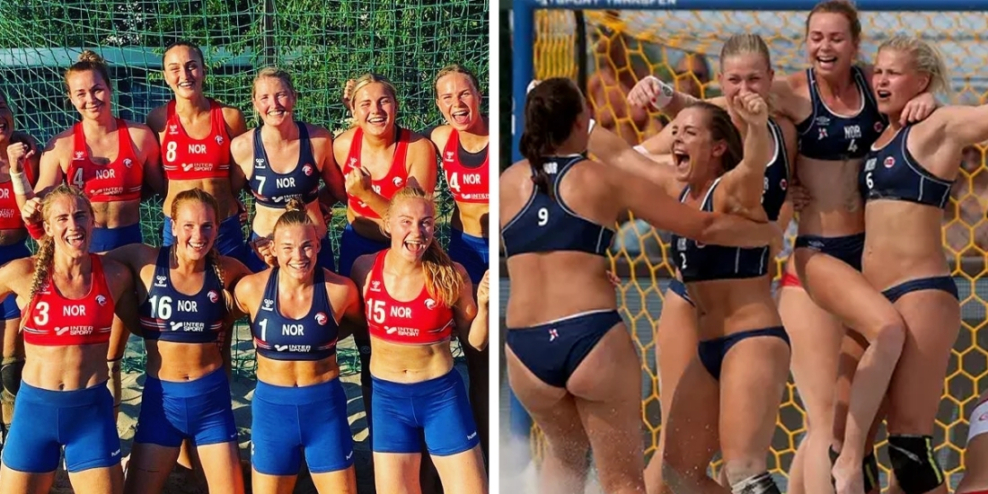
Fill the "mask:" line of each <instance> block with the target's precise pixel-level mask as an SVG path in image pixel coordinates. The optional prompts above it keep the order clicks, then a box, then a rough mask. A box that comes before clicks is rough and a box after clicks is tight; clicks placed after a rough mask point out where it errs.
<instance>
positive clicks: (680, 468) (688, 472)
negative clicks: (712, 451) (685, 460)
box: [661, 456, 707, 493]
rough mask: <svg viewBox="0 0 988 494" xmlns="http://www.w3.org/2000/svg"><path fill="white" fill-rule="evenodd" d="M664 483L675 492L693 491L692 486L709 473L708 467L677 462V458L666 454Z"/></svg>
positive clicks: (663, 465)
mask: <svg viewBox="0 0 988 494" xmlns="http://www.w3.org/2000/svg"><path fill="white" fill-rule="evenodd" d="M661 472H662V483H663V484H665V485H666V486H668V487H669V489H671V490H672V491H673V492H675V493H681V492H692V491H694V490H695V489H693V488H692V487H691V486H695V485H696V484H698V483H699V482H700V481H701V480H702V477H704V476H706V475H707V471H706V467H703V468H700V467H697V466H695V465H689V466H687V465H681V464H677V462H676V460H674V459H672V458H670V457H668V456H664V457H663V458H662V468H661Z"/></svg>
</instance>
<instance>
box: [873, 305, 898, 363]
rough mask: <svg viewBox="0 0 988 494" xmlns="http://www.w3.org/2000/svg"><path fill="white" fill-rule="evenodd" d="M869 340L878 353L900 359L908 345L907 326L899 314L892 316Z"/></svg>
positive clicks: (876, 329)
mask: <svg viewBox="0 0 988 494" xmlns="http://www.w3.org/2000/svg"><path fill="white" fill-rule="evenodd" d="M868 340H869V341H868V343H869V344H870V345H871V346H873V347H874V348H875V351H876V352H880V353H882V354H885V355H887V356H890V357H893V358H898V357H899V355H901V354H902V347H903V346H905V344H906V325H905V323H904V322H903V321H902V318H901V317H900V316H899V315H898V314H896V315H895V316H890V317H888V318H885V320H884V321H882V323H881V324H879V325H877V326H876V327H875V328H874V330H873V331H872V333H871V335H868Z"/></svg>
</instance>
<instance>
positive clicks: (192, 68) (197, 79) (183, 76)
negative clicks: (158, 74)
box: [163, 45, 206, 99]
mask: <svg viewBox="0 0 988 494" xmlns="http://www.w3.org/2000/svg"><path fill="white" fill-rule="evenodd" d="M164 67H165V68H164V71H163V73H164V77H165V82H166V83H167V84H168V87H170V88H171V89H172V91H173V92H174V93H175V96H179V97H182V98H185V99H191V98H193V97H195V96H198V95H201V94H202V82H203V78H204V77H205V75H206V74H205V68H204V67H203V63H202V58H200V56H199V53H198V52H197V51H196V50H195V49H193V48H192V47H189V46H185V45H177V46H174V47H172V48H171V49H170V50H168V51H167V52H165V59H164Z"/></svg>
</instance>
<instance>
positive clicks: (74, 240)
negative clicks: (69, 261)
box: [65, 232, 86, 250]
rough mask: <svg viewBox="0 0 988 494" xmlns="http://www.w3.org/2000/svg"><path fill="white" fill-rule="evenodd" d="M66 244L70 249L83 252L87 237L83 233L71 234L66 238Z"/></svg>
mask: <svg viewBox="0 0 988 494" xmlns="http://www.w3.org/2000/svg"><path fill="white" fill-rule="evenodd" d="M65 243H66V244H68V245H69V246H70V247H74V248H76V249H79V250H82V249H83V246H84V245H85V243H86V235H85V234H84V233H82V232H77V233H70V234H68V235H66V236H65Z"/></svg>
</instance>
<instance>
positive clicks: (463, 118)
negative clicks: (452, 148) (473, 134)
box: [449, 110, 470, 125]
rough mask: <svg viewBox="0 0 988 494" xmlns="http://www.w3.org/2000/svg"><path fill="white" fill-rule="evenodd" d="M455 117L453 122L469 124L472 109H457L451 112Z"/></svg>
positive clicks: (451, 115)
mask: <svg viewBox="0 0 988 494" xmlns="http://www.w3.org/2000/svg"><path fill="white" fill-rule="evenodd" d="M449 116H450V117H452V118H453V122H455V123H458V124H460V125H467V124H469V123H470V110H456V111H454V112H451V113H450V114H449Z"/></svg>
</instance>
